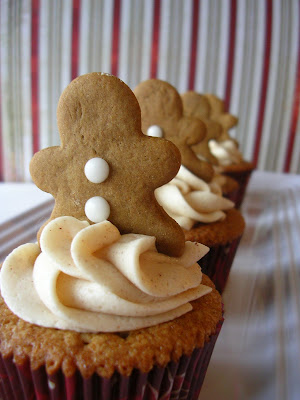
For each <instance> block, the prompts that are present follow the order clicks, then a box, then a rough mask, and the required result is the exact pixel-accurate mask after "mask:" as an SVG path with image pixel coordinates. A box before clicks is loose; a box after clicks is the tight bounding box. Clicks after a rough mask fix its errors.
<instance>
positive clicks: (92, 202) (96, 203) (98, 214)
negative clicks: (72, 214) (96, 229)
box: [84, 196, 110, 223]
mask: <svg viewBox="0 0 300 400" xmlns="http://www.w3.org/2000/svg"><path fill="white" fill-rule="evenodd" d="M84 211H85V215H86V216H87V217H88V219H89V220H90V221H92V222H95V223H97V222H102V221H105V220H106V219H107V218H108V217H109V214H110V206H109V204H108V202H107V201H106V200H105V199H104V198H103V197H100V196H95V197H91V198H90V199H88V201H87V202H86V203H85V207H84Z"/></svg>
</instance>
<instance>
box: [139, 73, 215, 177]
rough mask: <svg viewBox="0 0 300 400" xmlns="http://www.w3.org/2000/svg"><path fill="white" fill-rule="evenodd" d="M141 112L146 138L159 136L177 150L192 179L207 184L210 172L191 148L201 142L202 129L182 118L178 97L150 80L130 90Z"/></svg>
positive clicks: (193, 120)
mask: <svg viewBox="0 0 300 400" xmlns="http://www.w3.org/2000/svg"><path fill="white" fill-rule="evenodd" d="M134 93H135V95H136V97H137V99H138V102H139V104H140V107H141V111H142V130H143V132H144V133H145V134H147V135H153V136H163V137H164V138H166V139H168V140H170V141H172V142H173V143H174V144H175V145H176V146H177V147H178V149H179V150H180V153H181V162H182V164H183V165H184V166H185V167H186V168H188V169H189V170H190V171H191V172H193V173H194V174H195V175H197V176H198V177H200V178H201V179H203V180H205V181H206V182H210V181H211V179H212V177H213V175H214V171H213V168H212V166H211V165H210V164H208V163H207V162H205V161H203V160H199V158H198V157H197V156H196V154H195V152H194V151H193V149H192V146H193V145H195V144H197V143H199V142H201V140H203V139H204V138H205V134H206V128H205V125H204V123H203V122H201V121H200V120H199V119H197V118H191V117H186V116H184V115H183V106H182V101H181V97H180V95H179V93H178V92H177V90H176V89H175V88H174V87H173V86H171V85H170V84H169V83H167V82H164V81H161V80H159V79H150V80H148V81H145V82H142V83H140V84H139V85H138V86H137V87H136V88H135V90H134Z"/></svg>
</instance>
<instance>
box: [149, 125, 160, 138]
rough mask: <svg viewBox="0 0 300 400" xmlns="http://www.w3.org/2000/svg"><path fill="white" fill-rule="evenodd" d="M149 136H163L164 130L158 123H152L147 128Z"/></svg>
mask: <svg viewBox="0 0 300 400" xmlns="http://www.w3.org/2000/svg"><path fill="white" fill-rule="evenodd" d="M147 136H154V137H161V138H162V137H163V130H162V128H161V127H160V126H158V125H151V126H149V128H148V129H147Z"/></svg>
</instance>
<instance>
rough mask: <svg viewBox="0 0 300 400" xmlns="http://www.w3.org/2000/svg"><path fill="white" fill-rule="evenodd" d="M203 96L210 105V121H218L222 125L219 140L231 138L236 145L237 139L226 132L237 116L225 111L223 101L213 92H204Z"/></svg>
mask: <svg viewBox="0 0 300 400" xmlns="http://www.w3.org/2000/svg"><path fill="white" fill-rule="evenodd" d="M204 97H205V98H206V99H207V101H208V102H209V105H210V109H211V111H210V116H209V118H210V119H211V120H212V121H215V122H218V123H219V124H220V125H221V126H222V133H221V135H220V137H219V139H218V141H219V142H223V141H225V140H229V139H230V140H233V141H234V142H235V143H236V144H237V145H238V143H237V141H236V140H234V139H233V138H232V137H231V136H230V135H229V133H228V131H229V129H231V128H233V127H234V126H236V125H237V123H238V118H237V117H235V116H234V115H232V114H229V113H227V112H225V104H224V101H223V100H221V99H220V98H219V97H217V96H215V95H214V94H205V95H204Z"/></svg>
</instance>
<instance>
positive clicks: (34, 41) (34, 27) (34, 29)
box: [31, 0, 40, 153]
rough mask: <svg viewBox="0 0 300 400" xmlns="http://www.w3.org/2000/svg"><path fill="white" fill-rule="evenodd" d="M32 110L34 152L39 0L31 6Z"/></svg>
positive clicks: (37, 128)
mask: <svg viewBox="0 0 300 400" xmlns="http://www.w3.org/2000/svg"><path fill="white" fill-rule="evenodd" d="M31 7H32V8H31V13H32V17H31V18H32V20H31V104H32V107H31V112H32V135H33V148H32V150H33V153H36V152H37V151H38V150H39V143H40V141H39V8H40V2H39V0H32V6H31Z"/></svg>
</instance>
